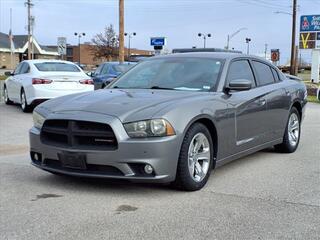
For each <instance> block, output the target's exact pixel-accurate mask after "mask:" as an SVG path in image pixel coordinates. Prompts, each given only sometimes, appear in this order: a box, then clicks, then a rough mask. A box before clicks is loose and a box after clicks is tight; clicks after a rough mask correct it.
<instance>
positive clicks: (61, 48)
mask: <svg viewBox="0 0 320 240" xmlns="http://www.w3.org/2000/svg"><path fill="white" fill-rule="evenodd" d="M57 45H58V53H59V54H60V55H66V54H67V38H65V37H58V43H57Z"/></svg>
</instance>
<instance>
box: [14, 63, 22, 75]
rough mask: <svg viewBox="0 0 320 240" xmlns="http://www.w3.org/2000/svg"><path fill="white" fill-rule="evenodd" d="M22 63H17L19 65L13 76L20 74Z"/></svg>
mask: <svg viewBox="0 0 320 240" xmlns="http://www.w3.org/2000/svg"><path fill="white" fill-rule="evenodd" d="M22 65H23V63H19V65H18V66H17V67H16V69H15V70H14V75H18V74H20V72H21V68H22Z"/></svg>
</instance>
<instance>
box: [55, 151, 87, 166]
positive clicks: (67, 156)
mask: <svg viewBox="0 0 320 240" xmlns="http://www.w3.org/2000/svg"><path fill="white" fill-rule="evenodd" d="M58 158H59V160H60V161H61V165H62V167H65V168H72V169H81V170H84V169H87V164H86V155H85V154H79V153H73V152H62V153H58Z"/></svg>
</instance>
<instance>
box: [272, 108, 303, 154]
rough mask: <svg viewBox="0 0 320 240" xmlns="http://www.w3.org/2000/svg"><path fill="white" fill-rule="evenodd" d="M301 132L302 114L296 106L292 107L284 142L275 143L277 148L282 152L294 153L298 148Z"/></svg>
mask: <svg viewBox="0 0 320 240" xmlns="http://www.w3.org/2000/svg"><path fill="white" fill-rule="evenodd" d="M300 134H301V116H300V114H299V112H298V110H297V109H296V108H295V107H292V108H291V110H290V114H289V117H288V121H287V126H286V130H285V132H284V135H283V142H282V143H280V144H278V145H275V146H274V147H275V149H276V151H278V152H282V153H293V152H295V151H296V149H297V148H298V145H299V142H300Z"/></svg>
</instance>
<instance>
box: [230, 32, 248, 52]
mask: <svg viewBox="0 0 320 240" xmlns="http://www.w3.org/2000/svg"><path fill="white" fill-rule="evenodd" d="M243 30H247V28H245V27H243V28H239V29H238V30H237V31H235V32H234V33H232V34H231V35H229V34H228V37H227V47H226V48H227V50H228V49H229V44H230V40H231V38H233V37H234V36H235V35H237V34H238V33H239V32H241V31H243Z"/></svg>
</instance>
